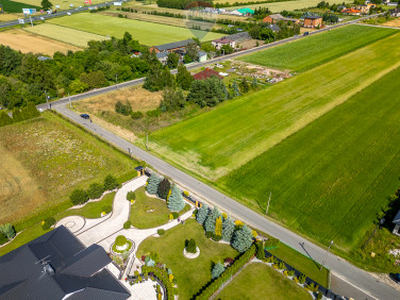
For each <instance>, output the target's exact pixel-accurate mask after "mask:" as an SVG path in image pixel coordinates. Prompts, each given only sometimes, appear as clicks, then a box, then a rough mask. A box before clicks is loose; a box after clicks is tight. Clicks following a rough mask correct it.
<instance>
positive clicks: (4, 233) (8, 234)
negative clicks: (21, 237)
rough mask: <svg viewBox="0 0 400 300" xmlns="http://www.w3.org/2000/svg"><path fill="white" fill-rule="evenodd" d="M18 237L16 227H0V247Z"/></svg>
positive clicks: (6, 225) (8, 225) (5, 225)
mask: <svg viewBox="0 0 400 300" xmlns="http://www.w3.org/2000/svg"><path fill="white" fill-rule="evenodd" d="M15 235H16V232H15V229H14V226H12V225H11V224H4V225H0V245H3V244H4V243H7V242H8V241H9V240H12V239H13V238H14V237H15Z"/></svg>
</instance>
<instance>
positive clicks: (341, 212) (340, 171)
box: [219, 68, 400, 251]
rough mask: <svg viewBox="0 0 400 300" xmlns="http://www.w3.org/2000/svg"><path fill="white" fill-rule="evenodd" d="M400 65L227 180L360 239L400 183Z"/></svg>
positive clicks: (306, 228)
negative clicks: (269, 195)
mask: <svg viewBox="0 0 400 300" xmlns="http://www.w3.org/2000/svg"><path fill="white" fill-rule="evenodd" d="M399 77H400V68H398V69H397V70H395V71H393V72H391V73H389V74H387V75H386V76H384V77H382V78H381V79H380V80H378V81H376V82H375V83H373V84H372V85H370V86H369V87H367V88H366V89H364V90H363V91H362V92H360V93H358V94H356V95H354V96H353V97H351V98H350V99H349V100H348V101H347V102H346V103H344V104H342V105H340V106H338V107H337V108H335V109H334V110H332V111H331V112H329V113H327V114H326V115H324V116H323V117H321V118H320V119H318V120H317V121H315V122H313V123H312V124H310V125H309V126H307V127H306V128H304V129H303V130H301V131H299V132H298V133H296V134H295V135H293V136H291V137H289V138H288V139H286V140H285V141H283V142H282V143H281V144H279V145H277V146H276V147H274V148H273V149H271V150H269V151H267V152H265V153H263V154H262V155H260V156H258V157H257V158H255V159H254V160H252V161H251V162H249V163H248V164H246V165H244V166H243V167H241V168H240V169H238V170H236V171H234V172H233V173H232V174H230V175H228V176H226V177H224V178H222V179H221V180H220V181H219V184H220V185H222V186H223V187H224V189H226V190H227V191H230V193H231V194H233V195H235V196H237V197H238V198H240V199H246V203H247V204H249V203H252V204H253V208H255V209H258V210H260V207H261V208H262V210H264V209H265V208H266V201H267V195H268V194H269V193H270V192H272V201H271V205H270V208H269V211H270V213H272V215H273V216H274V217H275V218H277V219H278V220H279V222H282V223H284V224H285V225H286V226H287V227H288V228H290V229H293V230H296V231H298V232H302V233H305V234H307V235H308V236H310V237H312V238H313V239H315V240H317V241H319V242H321V243H324V244H328V243H329V241H330V240H333V241H334V242H335V245H336V246H337V247H340V248H341V249H342V250H345V251H346V250H350V249H352V248H354V247H355V246H357V244H358V243H359V242H360V240H361V239H362V238H364V235H365V233H366V232H367V230H368V229H370V228H371V226H374V224H373V221H375V220H376V218H377V216H376V214H377V213H378V212H379V211H380V210H381V208H382V207H383V206H385V205H386V203H387V197H388V196H389V195H392V194H393V193H394V192H395V191H396V190H397V188H398V186H399V169H400V151H399V149H400V127H399V124H398V123H399V118H400V93H398V89H399V81H398V78H399Z"/></svg>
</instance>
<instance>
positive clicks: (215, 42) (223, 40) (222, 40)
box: [211, 37, 236, 50]
mask: <svg viewBox="0 0 400 300" xmlns="http://www.w3.org/2000/svg"><path fill="white" fill-rule="evenodd" d="M211 44H212V45H213V46H214V47H215V48H216V49H217V50H221V48H222V46H225V45H228V46H230V47H232V48H235V46H236V42H235V41H234V40H231V39H230V38H228V37H223V38H220V39H216V40H213V41H212V42H211Z"/></svg>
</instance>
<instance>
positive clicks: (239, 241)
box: [232, 224, 253, 252]
mask: <svg viewBox="0 0 400 300" xmlns="http://www.w3.org/2000/svg"><path fill="white" fill-rule="evenodd" d="M252 243H253V235H252V234H251V230H250V228H249V227H247V226H246V224H245V225H243V227H242V228H240V229H238V230H236V231H235V233H234V234H233V242H232V247H233V248H235V249H236V250H237V251H239V252H245V251H246V250H247V249H249V248H250V246H251V244H252Z"/></svg>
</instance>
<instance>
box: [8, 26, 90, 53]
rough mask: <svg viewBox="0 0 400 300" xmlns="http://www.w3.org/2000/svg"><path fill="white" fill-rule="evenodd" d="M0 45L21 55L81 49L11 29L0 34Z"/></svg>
mask: <svg viewBox="0 0 400 300" xmlns="http://www.w3.org/2000/svg"><path fill="white" fill-rule="evenodd" d="M0 44H2V45H5V46H9V47H10V48H12V49H14V50H17V51H21V52H23V53H28V52H33V53H43V54H48V55H53V54H54V52H57V51H60V52H64V53H66V52H67V51H68V50H71V51H79V50H82V49H81V48H78V47H75V46H72V45H68V44H65V43H62V42H59V41H56V40H52V39H49V38H46V37H43V36H40V35H36V34H33V33H30V32H27V31H24V30H21V29H12V30H7V31H2V32H0Z"/></svg>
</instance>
